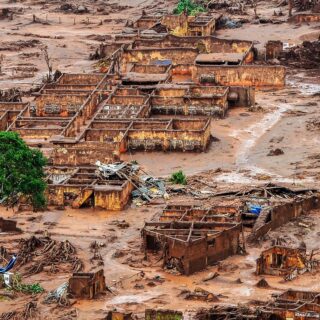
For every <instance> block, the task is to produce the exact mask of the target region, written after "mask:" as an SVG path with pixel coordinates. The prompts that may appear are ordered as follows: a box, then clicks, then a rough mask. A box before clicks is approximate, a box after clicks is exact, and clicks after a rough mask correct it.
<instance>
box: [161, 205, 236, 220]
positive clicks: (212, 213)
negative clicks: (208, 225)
mask: <svg viewBox="0 0 320 320" xmlns="http://www.w3.org/2000/svg"><path fill="white" fill-rule="evenodd" d="M159 221H161V222H165V221H199V222H239V221H240V209H239V208H238V207H235V206H223V205H217V206H213V207H210V208H208V209H204V208H201V207H197V206H192V205H176V204H170V205H167V206H166V207H165V209H164V210H163V212H162V213H161V215H160V217H159Z"/></svg>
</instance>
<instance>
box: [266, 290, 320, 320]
mask: <svg viewBox="0 0 320 320" xmlns="http://www.w3.org/2000/svg"><path fill="white" fill-rule="evenodd" d="M319 297H320V294H319V293H318V292H310V291H296V290H288V291H286V292H284V293H283V294H280V295H279V296H277V297H276V298H275V300H274V301H271V302H269V303H268V304H267V305H266V306H265V307H264V308H262V309H261V314H262V317H263V319H280V320H282V319H283V320H286V319H293V320H316V319H319V317H320V304H319V302H320V301H319V300H320V299H319ZM272 317H273V318H272Z"/></svg>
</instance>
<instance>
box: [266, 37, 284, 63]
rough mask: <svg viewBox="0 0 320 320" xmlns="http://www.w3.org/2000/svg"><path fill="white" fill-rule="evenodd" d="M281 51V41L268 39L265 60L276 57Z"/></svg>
mask: <svg viewBox="0 0 320 320" xmlns="http://www.w3.org/2000/svg"><path fill="white" fill-rule="evenodd" d="M282 51H283V42H282V41H271V40H270V41H268V42H267V44H266V60H272V59H278V57H279V55H280V54H281V52H282Z"/></svg>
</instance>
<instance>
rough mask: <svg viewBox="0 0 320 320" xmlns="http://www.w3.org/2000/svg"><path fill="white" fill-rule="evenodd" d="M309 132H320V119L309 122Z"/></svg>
mask: <svg viewBox="0 0 320 320" xmlns="http://www.w3.org/2000/svg"><path fill="white" fill-rule="evenodd" d="M307 130H309V131H319V130H320V119H312V120H309V121H308V122H307Z"/></svg>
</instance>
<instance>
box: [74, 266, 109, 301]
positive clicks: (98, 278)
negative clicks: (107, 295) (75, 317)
mask: <svg viewBox="0 0 320 320" xmlns="http://www.w3.org/2000/svg"><path fill="white" fill-rule="evenodd" d="M105 290H106V281H105V277H104V273H103V270H102V269H101V270H99V271H97V272H90V273H85V272H77V273H73V275H72V277H71V278H70V279H69V286H68V292H69V294H71V295H72V296H73V297H75V298H81V299H94V298H96V297H97V295H98V294H99V293H102V292H104V291H105Z"/></svg>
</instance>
